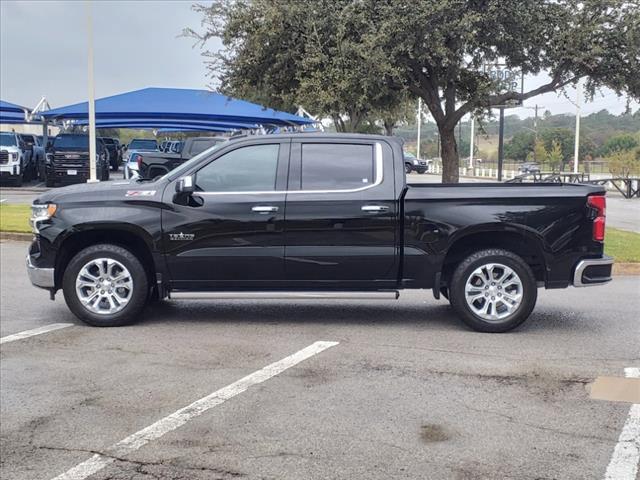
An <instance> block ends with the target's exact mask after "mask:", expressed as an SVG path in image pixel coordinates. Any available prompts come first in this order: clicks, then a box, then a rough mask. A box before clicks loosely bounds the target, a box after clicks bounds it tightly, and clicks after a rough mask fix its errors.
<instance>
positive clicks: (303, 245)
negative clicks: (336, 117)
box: [27, 134, 613, 332]
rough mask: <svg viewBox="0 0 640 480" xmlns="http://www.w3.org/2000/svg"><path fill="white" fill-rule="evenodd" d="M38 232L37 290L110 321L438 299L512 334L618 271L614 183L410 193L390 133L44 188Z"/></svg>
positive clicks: (313, 138)
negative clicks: (169, 305)
mask: <svg viewBox="0 0 640 480" xmlns="http://www.w3.org/2000/svg"><path fill="white" fill-rule="evenodd" d="M102 204H104V205H109V208H95V206H96V205H102ZM285 212H286V215H285ZM31 223H32V225H33V228H34V232H35V239H34V242H33V243H32V245H31V247H30V249H29V255H28V257H27V269H28V272H29V276H30V279H31V282H32V283H33V284H34V285H36V286H38V287H42V288H45V289H47V290H49V292H50V294H51V296H52V297H53V295H55V293H56V292H57V291H58V290H60V289H62V290H63V293H64V298H65V300H66V302H67V305H68V306H69V308H70V309H71V311H72V312H73V313H74V314H75V315H77V316H78V317H79V318H81V319H82V320H84V321H85V322H87V323H89V324H91V325H97V326H117V325H124V324H126V323H130V322H133V321H135V320H136V319H137V318H139V314H140V312H141V310H142V309H143V307H144V305H145V304H146V303H147V301H148V300H149V299H150V298H156V299H157V298H165V297H170V298H172V299H189V298H198V299H215V298H220V297H223V298H224V297H226V298H228V297H229V296H232V297H234V298H241V297H252V296H254V297H260V298H263V297H269V296H277V297H283V296H291V297H295V298H330V297H344V296H346V297H348V298H367V299H371V298H391V299H393V298H397V297H398V295H399V291H400V290H403V289H424V290H427V289H430V290H431V291H432V292H433V294H434V296H435V297H436V298H440V297H441V296H444V297H445V298H448V299H449V301H450V302H451V305H452V306H453V308H454V310H455V311H456V312H457V313H458V315H459V316H460V317H461V318H462V320H464V321H465V322H466V323H467V324H468V325H469V326H470V327H471V328H474V329H476V330H479V331H485V332H505V331H507V330H510V329H512V328H515V327H516V326H518V325H520V324H521V323H522V322H524V321H525V320H526V318H527V317H528V316H529V314H530V313H531V311H532V310H533V308H534V305H535V303H536V298H537V288H538V287H541V286H544V287H546V288H566V287H568V286H570V285H574V286H576V287H583V286H587V285H601V284H604V283H607V282H608V281H610V280H611V268H612V264H613V260H612V259H611V258H609V257H607V256H605V255H604V254H603V249H604V228H605V190H604V188H603V187H601V186H594V185H580V184H556V183H554V184H551V183H550V184H535V183H531V184H525V183H523V184H503V183H488V184H476V183H469V184H459V185H446V184H445V185H443V184H407V181H406V177H405V174H404V156H403V154H402V147H401V144H400V142H399V141H398V140H397V139H395V138H393V137H385V136H378V135H357V134H342V135H341V134H281V135H265V136H251V137H244V138H238V139H233V140H230V141H228V142H227V143H225V144H223V145H221V146H219V147H218V148H215V149H212V150H209V151H207V153H204V154H202V155H199V156H197V157H195V158H193V159H192V160H191V161H189V162H186V163H184V164H182V165H181V166H180V167H178V168H177V169H175V170H173V171H172V172H170V173H169V174H167V175H165V176H163V177H161V178H159V179H157V180H155V181H153V182H128V183H126V184H124V185H123V184H118V183H116V184H111V185H108V186H107V185H104V184H97V185H96V184H94V185H86V186H79V187H75V188H73V189H67V188H63V189H60V190H57V191H49V192H46V193H44V194H42V195H41V196H40V197H39V198H37V199H36V200H35V202H34V204H33V206H32V218H31ZM425 293H426V292H425ZM567 305H568V307H567V308H570V304H567Z"/></svg>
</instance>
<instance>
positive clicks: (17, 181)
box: [13, 163, 25, 187]
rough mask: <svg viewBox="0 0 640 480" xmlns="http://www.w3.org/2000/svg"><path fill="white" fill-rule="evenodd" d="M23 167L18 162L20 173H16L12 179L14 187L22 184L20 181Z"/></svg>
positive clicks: (22, 178) (22, 175) (22, 177)
mask: <svg viewBox="0 0 640 480" xmlns="http://www.w3.org/2000/svg"><path fill="white" fill-rule="evenodd" d="M24 174H25V172H24V167H23V165H22V163H21V164H20V175H17V176H16V177H15V178H14V180H13V184H14V185H15V186H16V187H21V186H22V182H23V181H24Z"/></svg>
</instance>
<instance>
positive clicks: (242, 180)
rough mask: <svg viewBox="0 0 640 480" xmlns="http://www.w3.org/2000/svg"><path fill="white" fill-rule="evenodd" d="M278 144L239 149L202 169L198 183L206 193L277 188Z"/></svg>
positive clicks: (258, 190) (263, 190)
mask: <svg viewBox="0 0 640 480" xmlns="http://www.w3.org/2000/svg"><path fill="white" fill-rule="evenodd" d="M279 150H280V146H279V145H277V144H276V145H251V146H247V147H241V148H237V149H236V150H233V151H231V152H229V153H225V154H224V155H222V156H221V157H218V158H216V159H215V160H214V161H213V162H211V163H209V164H208V165H206V166H205V167H203V168H201V169H200V170H199V171H198V173H197V176H196V184H197V186H198V188H199V189H200V190H201V191H204V192H268V191H273V190H275V189H276V173H277V171H278V152H279Z"/></svg>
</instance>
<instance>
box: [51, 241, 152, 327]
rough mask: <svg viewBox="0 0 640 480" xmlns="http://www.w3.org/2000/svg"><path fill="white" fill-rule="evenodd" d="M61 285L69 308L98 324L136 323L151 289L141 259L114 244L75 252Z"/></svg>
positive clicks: (83, 319)
mask: <svg viewBox="0 0 640 480" xmlns="http://www.w3.org/2000/svg"><path fill="white" fill-rule="evenodd" d="M62 288H63V291H64V299H65V301H66V302H67V305H68V306H69V309H70V310H71V311H72V312H73V313H74V314H75V315H76V316H77V317H78V318H80V319H81V320H82V321H84V322H85V323H88V324H89V325H93V326H95V327H117V326H121V325H127V324H129V323H132V322H134V321H135V320H136V319H137V316H138V315H139V314H140V312H141V311H142V309H143V308H144V305H145V303H146V300H147V294H148V290H149V287H148V279H147V274H146V271H145V269H144V266H143V265H142V263H141V262H140V260H138V258H137V257H136V256H135V255H134V254H133V253H131V252H130V251H129V250H127V249H125V248H122V247H120V246H118V245H112V244H100V245H93V246H90V247H87V248H85V249H84V250H81V251H80V252H79V253H78V254H76V255H75V256H74V257H73V258H72V259H71V261H70V262H69V265H67V268H66V270H65V272H64V277H63V280H62Z"/></svg>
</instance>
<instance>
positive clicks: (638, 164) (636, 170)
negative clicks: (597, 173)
mask: <svg viewBox="0 0 640 480" xmlns="http://www.w3.org/2000/svg"><path fill="white" fill-rule="evenodd" d="M607 161H608V162H609V172H611V173H612V174H613V175H615V176H620V177H629V176H631V175H638V174H640V149H637V150H615V151H614V152H613V153H612V154H611V155H609V156H608V157H607Z"/></svg>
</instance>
